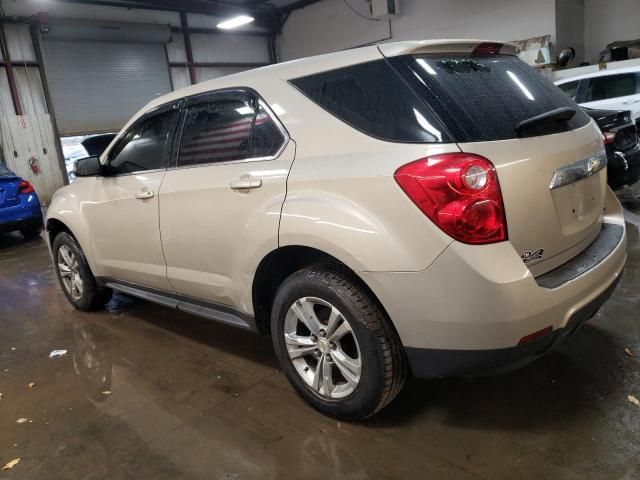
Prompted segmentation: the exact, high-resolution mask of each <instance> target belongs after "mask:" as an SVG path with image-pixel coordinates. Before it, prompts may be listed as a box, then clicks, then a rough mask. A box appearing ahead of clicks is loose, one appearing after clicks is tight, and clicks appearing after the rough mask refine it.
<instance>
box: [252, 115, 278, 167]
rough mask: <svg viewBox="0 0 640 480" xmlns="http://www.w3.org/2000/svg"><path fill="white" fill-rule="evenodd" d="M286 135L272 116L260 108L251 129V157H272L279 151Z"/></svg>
mask: <svg viewBox="0 0 640 480" xmlns="http://www.w3.org/2000/svg"><path fill="white" fill-rule="evenodd" d="M284 140H285V137H284V135H283V134H282V132H281V131H280V130H279V129H278V127H277V126H276V124H275V123H274V122H273V120H271V117H269V115H268V114H267V112H265V111H264V109H263V108H262V107H260V108H259V110H258V114H257V115H256V119H255V123H254V126H253V130H252V131H251V154H250V155H249V156H250V157H251V158H259V157H271V156H273V155H275V154H276V153H278V150H279V149H280V147H281V146H282V143H283V142H284Z"/></svg>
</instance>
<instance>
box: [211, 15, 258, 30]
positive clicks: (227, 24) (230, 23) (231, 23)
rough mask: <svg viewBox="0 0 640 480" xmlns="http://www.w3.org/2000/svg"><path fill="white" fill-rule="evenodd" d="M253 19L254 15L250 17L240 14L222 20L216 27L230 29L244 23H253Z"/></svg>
mask: <svg viewBox="0 0 640 480" xmlns="http://www.w3.org/2000/svg"><path fill="white" fill-rule="evenodd" d="M253 20H254V19H253V17H250V16H249V15H238V16H237V17H233V18H230V19H229V20H225V21H224V22H220V23H219V24H217V25H216V27H218V28H222V29H223V30H230V29H232V28H237V27H240V26H242V25H246V24H247V23H251V22H253Z"/></svg>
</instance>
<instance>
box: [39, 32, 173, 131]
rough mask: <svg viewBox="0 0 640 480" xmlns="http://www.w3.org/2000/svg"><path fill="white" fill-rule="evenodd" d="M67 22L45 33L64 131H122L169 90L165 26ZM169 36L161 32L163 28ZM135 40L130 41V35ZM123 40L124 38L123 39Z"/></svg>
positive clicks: (45, 49)
mask: <svg viewBox="0 0 640 480" xmlns="http://www.w3.org/2000/svg"><path fill="white" fill-rule="evenodd" d="M97 23H98V22H86V23H82V24H80V23H78V22H77V21H75V22H73V23H72V27H73V28H69V25H68V24H64V25H63V26H62V27H59V28H58V25H57V24H55V23H54V24H52V27H51V31H50V32H49V33H48V34H47V35H43V36H42V39H43V40H42V49H43V54H44V55H43V56H44V64H45V73H46V76H47V83H48V86H49V91H50V94H51V102H52V104H53V111H54V114H55V117H56V122H57V125H58V130H59V132H60V135H63V136H65V135H77V134H83V133H93V132H112V131H118V130H120V128H121V127H122V126H123V125H124V124H125V123H126V121H127V120H128V119H129V118H130V117H131V116H132V115H133V114H134V113H135V112H136V111H137V110H138V109H140V108H141V107H142V106H144V105H145V104H146V103H147V102H149V101H150V100H152V99H154V98H155V97H158V96H160V95H163V94H165V93H167V92H170V91H171V80H170V74H169V65H168V63H167V54H166V49H165V43H166V41H168V39H169V38H170V35H171V34H170V30H169V28H168V27H166V26H153V27H154V28H153V29H152V30H151V31H149V26H148V25H146V26H145V29H146V33H147V35H146V38H147V39H148V41H147V42H145V35H144V33H145V31H142V32H141V30H140V29H137V28H136V25H135V24H115V23H108V24H104V23H101V24H97ZM164 29H166V35H164V34H160V35H159V34H158V32H164V31H165V30H164ZM133 39H134V40H135V41H126V40H133ZM123 40H124V41H123Z"/></svg>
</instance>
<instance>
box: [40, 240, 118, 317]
mask: <svg viewBox="0 0 640 480" xmlns="http://www.w3.org/2000/svg"><path fill="white" fill-rule="evenodd" d="M51 250H52V252H53V266H54V269H55V271H56V276H57V277H58V283H60V287H62V291H63V292H64V294H65V296H66V297H67V300H69V303H71V304H72V305H73V306H74V307H75V308H77V309H78V310H82V311H85V312H90V311H93V310H97V309H99V308H102V307H104V304H105V303H106V302H107V300H108V299H109V295H110V290H109V289H106V288H102V287H100V286H98V284H97V282H96V279H95V277H94V276H93V274H92V273H91V269H90V268H89V264H88V263H87V259H86V258H85V256H84V253H83V252H82V249H81V248H80V245H78V243H77V242H76V240H75V238H73V237H72V236H71V235H69V234H68V233H66V232H62V233H59V234H58V235H57V236H56V238H55V239H54V240H53V245H52V246H51Z"/></svg>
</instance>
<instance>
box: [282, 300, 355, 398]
mask: <svg viewBox="0 0 640 480" xmlns="http://www.w3.org/2000/svg"><path fill="white" fill-rule="evenodd" d="M284 339H285V343H286V346H287V353H288V354H289V358H290V359H291V363H292V364H293V366H294V367H295V369H296V371H297V372H298V374H299V375H300V377H302V379H303V380H304V381H305V383H306V384H307V385H309V387H311V389H312V390H313V391H314V392H315V393H316V394H317V395H319V396H320V397H323V398H327V399H336V398H344V397H346V396H347V395H350V394H351V393H353V391H354V390H355V389H356V387H357V386H358V384H359V383H360V378H361V375H362V355H361V354H360V346H359V345H358V340H357V338H356V336H355V333H354V332H353V329H352V328H351V325H350V324H349V322H348V321H347V319H346V318H345V317H344V316H343V315H342V313H340V311H339V310H338V309H337V308H336V307H334V306H333V305H331V304H330V303H329V302H327V301H325V300H322V299H320V298H315V297H303V298H299V299H298V300H296V301H295V302H293V304H292V305H291V307H290V308H289V310H288V312H287V316H286V317H285V322H284Z"/></svg>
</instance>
